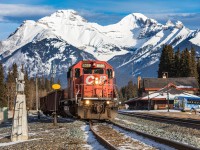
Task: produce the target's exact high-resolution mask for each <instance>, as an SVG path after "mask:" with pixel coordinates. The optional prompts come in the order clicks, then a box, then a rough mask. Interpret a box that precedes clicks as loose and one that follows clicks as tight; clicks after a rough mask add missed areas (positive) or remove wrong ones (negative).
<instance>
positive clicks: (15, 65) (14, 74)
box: [12, 63, 18, 82]
mask: <svg viewBox="0 0 200 150" xmlns="http://www.w3.org/2000/svg"><path fill="white" fill-rule="evenodd" d="M17 75H18V69H17V64H16V63H14V64H13V66H12V76H13V82H15V81H16V78H17Z"/></svg>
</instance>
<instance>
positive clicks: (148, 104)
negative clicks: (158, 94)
mask: <svg viewBox="0 0 200 150" xmlns="http://www.w3.org/2000/svg"><path fill="white" fill-rule="evenodd" d="M146 81H147V85H148V88H149V80H146ZM150 105H151V104H150V98H149V89H148V111H150Z"/></svg>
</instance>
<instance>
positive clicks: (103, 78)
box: [85, 75, 106, 84]
mask: <svg viewBox="0 0 200 150" xmlns="http://www.w3.org/2000/svg"><path fill="white" fill-rule="evenodd" d="M94 79H95V77H94V76H92V75H90V76H88V77H87V78H86V80H85V82H86V84H93V83H94ZM98 80H99V84H102V83H104V81H105V80H106V76H100V77H99V78H98Z"/></svg>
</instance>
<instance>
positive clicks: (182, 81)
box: [141, 77, 199, 89]
mask: <svg viewBox="0 0 200 150" xmlns="http://www.w3.org/2000/svg"><path fill="white" fill-rule="evenodd" d="M169 83H171V84H174V85H175V86H176V87H177V88H180V89H193V88H199V86H198V82H197V80H196V79H195V77H181V78H143V79H142V82H141V87H142V88H149V89H160V88H163V87H165V86H166V85H167V84H169Z"/></svg>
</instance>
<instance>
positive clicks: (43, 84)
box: [0, 63, 53, 110]
mask: <svg viewBox="0 0 200 150" xmlns="http://www.w3.org/2000/svg"><path fill="white" fill-rule="evenodd" d="M20 68H21V71H22V72H23V73H24V80H25V91H24V93H25V95H26V105H27V108H28V109H35V107H36V78H29V76H28V72H27V71H25V70H24V68H23V66H20ZM20 68H18V66H17V64H13V65H12V67H11V68H10V69H9V71H8V72H7V77H6V78H5V72H4V68H3V65H2V64H1V63H0V107H9V109H10V110H12V109H13V108H14V100H15V96H16V78H17V75H18V70H19V69H20ZM52 82H53V81H52V80H48V79H47V78H44V77H38V78H37V85H38V97H41V96H45V95H46V93H47V92H50V91H51V90H52V89H51V84H52Z"/></svg>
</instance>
